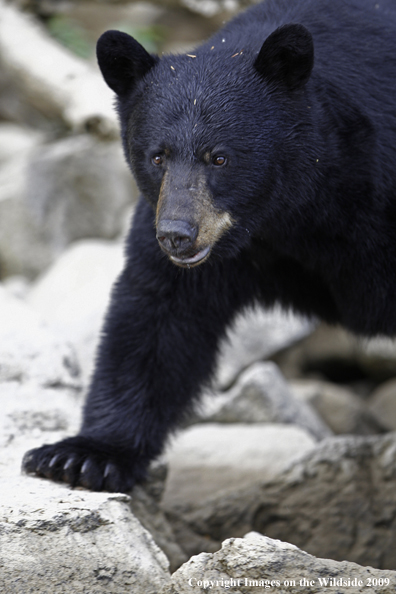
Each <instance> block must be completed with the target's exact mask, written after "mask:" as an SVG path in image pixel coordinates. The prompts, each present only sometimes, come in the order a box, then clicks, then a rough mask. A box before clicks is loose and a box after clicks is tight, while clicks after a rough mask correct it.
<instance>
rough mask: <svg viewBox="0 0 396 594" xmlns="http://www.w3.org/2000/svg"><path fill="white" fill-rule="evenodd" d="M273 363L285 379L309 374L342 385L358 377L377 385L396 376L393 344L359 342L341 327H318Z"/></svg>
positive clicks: (395, 345)
mask: <svg viewBox="0 0 396 594" xmlns="http://www.w3.org/2000/svg"><path fill="white" fill-rule="evenodd" d="M273 360H274V361H275V362H276V363H277V364H278V365H279V367H280V368H281V371H282V373H283V374H284V375H285V377H286V378H287V379H289V378H296V377H306V376H307V374H309V375H310V377H312V378H314V379H328V380H330V381H332V382H337V383H343V384H346V383H349V382H351V381H355V380H356V379H359V378H367V379H371V380H372V381H374V382H375V383H378V382H379V381H380V382H382V381H385V380H387V379H389V378H391V377H393V376H394V375H395V363H396V342H395V341H394V340H391V339H389V338H375V339H371V340H369V339H362V338H358V337H356V336H353V335H352V334H350V333H348V332H346V331H345V330H343V329H342V328H340V327H336V326H327V325H326V324H320V325H319V326H318V327H317V328H316V329H315V331H314V332H312V333H311V334H310V335H309V336H307V337H306V338H304V339H303V340H302V341H301V342H300V343H298V344H296V345H292V346H291V347H290V348H288V349H287V350H285V351H283V352H282V353H279V354H276V355H275V356H274V357H273Z"/></svg>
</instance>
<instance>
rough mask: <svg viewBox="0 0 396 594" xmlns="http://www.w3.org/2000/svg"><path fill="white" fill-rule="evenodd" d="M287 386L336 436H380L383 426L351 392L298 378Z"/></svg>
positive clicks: (328, 384) (324, 383)
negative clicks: (345, 434) (308, 405)
mask: <svg viewBox="0 0 396 594" xmlns="http://www.w3.org/2000/svg"><path fill="white" fill-rule="evenodd" d="M290 387H291V388H292V391H293V392H294V393H295V394H296V396H297V397H298V398H299V399H300V400H302V401H303V402H307V403H309V404H310V405H311V406H312V408H314V409H315V410H316V412H317V413H318V415H319V416H320V417H321V418H322V419H323V420H324V421H325V422H326V424H327V425H328V426H329V427H330V428H331V430H332V431H333V432H334V433H336V434H343V433H352V434H355V435H373V434H376V433H383V432H384V428H386V427H387V425H385V424H384V423H382V422H381V421H380V420H379V419H378V418H376V416H375V414H373V413H372V412H371V411H370V409H369V408H368V406H367V405H366V403H365V402H364V400H363V399H362V398H360V397H359V396H357V395H356V394H354V393H353V392H352V391H351V390H348V389H346V388H343V387H340V386H337V385H336V384H331V383H329V382H320V381H316V380H302V379H300V380H295V381H294V382H293V381H292V382H291V383H290ZM394 428H395V429H396V424H395V427H394ZM389 429H391V428H389Z"/></svg>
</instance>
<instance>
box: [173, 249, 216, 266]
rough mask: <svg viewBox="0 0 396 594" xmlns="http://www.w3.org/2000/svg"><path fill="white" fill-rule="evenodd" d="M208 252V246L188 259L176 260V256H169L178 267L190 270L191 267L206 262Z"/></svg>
mask: <svg viewBox="0 0 396 594" xmlns="http://www.w3.org/2000/svg"><path fill="white" fill-rule="evenodd" d="M210 250H211V246H210V245H208V246H207V247H206V248H204V249H203V250H200V251H199V252H197V253H196V254H194V255H193V256H191V257H189V258H178V257H177V256H170V259H171V260H172V262H174V263H175V264H177V265H178V266H182V267H184V268H190V267H191V266H197V265H198V264H202V262H203V261H204V260H206V258H208V256H209V254H210Z"/></svg>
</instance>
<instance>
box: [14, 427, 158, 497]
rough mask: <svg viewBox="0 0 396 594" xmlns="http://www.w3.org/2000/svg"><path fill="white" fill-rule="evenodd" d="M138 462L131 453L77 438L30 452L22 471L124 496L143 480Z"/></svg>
mask: <svg viewBox="0 0 396 594" xmlns="http://www.w3.org/2000/svg"><path fill="white" fill-rule="evenodd" d="M138 462H139V461H138V460H136V459H134V455H133V453H132V452H129V455H128V453H126V452H125V451H123V452H121V451H120V450H118V449H117V448H114V447H112V446H109V445H107V444H103V443H101V442H98V441H96V440H94V439H91V438H88V437H83V436H77V437H70V438H68V439H64V440H63V441H59V442H57V443H54V444H52V445H44V446H42V447H40V448H37V449H34V450H30V451H29V452H27V453H26V454H25V456H24V458H23V461H22V470H24V471H25V472H27V473H30V474H35V475H36V476H40V477H45V478H49V479H52V480H53V481H62V482H65V483H69V484H70V485H71V486H72V487H76V486H81V487H85V488H86V489H91V490H92V491H112V492H122V493H126V492H128V491H130V490H131V488H132V487H133V485H134V484H135V482H137V481H141V480H142V479H143V478H144V475H145V466H146V465H145V464H142V463H141V464H140V465H139V463H138ZM141 462H142V461H141ZM139 466H140V468H139Z"/></svg>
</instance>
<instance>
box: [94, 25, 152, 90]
mask: <svg viewBox="0 0 396 594" xmlns="http://www.w3.org/2000/svg"><path fill="white" fill-rule="evenodd" d="M96 55H97V58H98V64H99V68H100V70H101V72H102V75H103V78H104V79H105V81H106V83H107V84H108V86H109V87H110V89H112V90H113V91H114V92H115V93H117V95H118V96H120V97H123V96H125V95H126V94H127V93H128V92H129V91H131V90H132V88H133V85H134V84H135V83H136V81H138V80H139V79H140V78H142V76H144V75H145V74H146V72H148V71H149V70H150V68H152V67H153V66H154V65H155V64H156V63H157V61H158V60H159V58H158V57H156V56H152V55H150V54H149V53H148V52H146V50H145V49H144V47H143V46H142V45H140V43H138V42H137V41H136V40H135V39H134V38H133V37H131V36H130V35H128V34H127V33H121V31H106V33H103V35H101V36H100V37H99V39H98V43H97V45H96Z"/></svg>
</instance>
